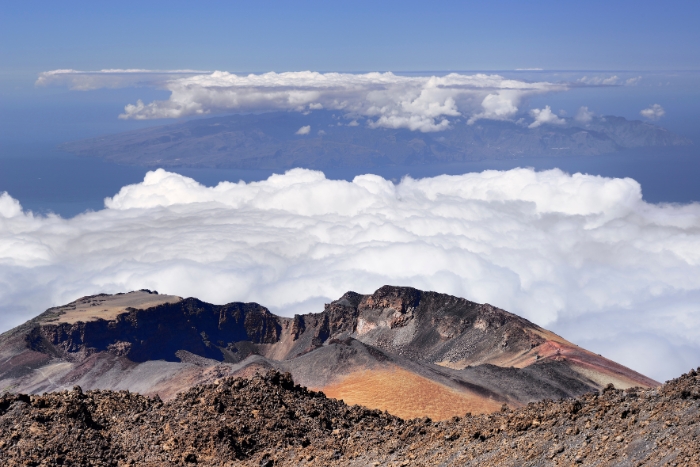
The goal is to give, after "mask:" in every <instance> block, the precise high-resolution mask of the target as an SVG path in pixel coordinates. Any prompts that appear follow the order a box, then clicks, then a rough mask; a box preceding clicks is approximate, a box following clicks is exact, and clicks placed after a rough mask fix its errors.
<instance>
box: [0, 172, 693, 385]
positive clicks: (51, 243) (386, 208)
mask: <svg viewBox="0 0 700 467" xmlns="http://www.w3.org/2000/svg"><path fill="white" fill-rule="evenodd" d="M0 265H2V268H0V316H1V317H2V320H3V321H2V322H0V329H1V330H6V329H8V328H10V327H11V326H14V325H17V324H19V323H21V322H23V321H25V320H26V319H28V318H30V317H32V316H34V315H36V314H38V313H39V312H41V311H43V310H44V309H46V308H47V307H49V306H52V305H57V304H63V303H67V302H69V301H72V300H74V299H76V298H78V297H80V296H83V295H88V294H95V293H100V292H106V293H115V292H124V291H127V290H133V289H141V288H150V289H156V290H158V291H160V292H162V293H172V294H179V295H183V296H196V297H199V298H201V299H203V300H207V301H210V302H214V303H225V302H230V301H256V302H259V303H261V304H264V305H266V306H269V307H271V308H272V309H273V311H275V312H277V313H281V314H283V315H291V314H293V313H302V312H313V311H320V310H321V309H322V306H323V303H327V302H328V301H330V300H332V299H336V298H338V297H339V296H340V295H341V294H342V293H344V292H346V291H347V290H349V289H351V290H355V291H357V292H361V293H369V292H372V291H374V290H375V289H376V288H378V287H380V286H382V285H384V284H393V285H410V286H415V287H418V288H421V289H424V290H436V291H439V292H445V293H450V294H454V295H459V296H462V297H466V298H469V299H471V300H474V301H478V302H488V303H491V304H493V305H496V306H499V307H502V308H504V309H506V310H509V311H512V312H514V313H518V314H520V315H522V316H525V317H526V318H528V319H531V320H533V321H534V322H536V323H538V324H540V325H542V326H546V327H549V328H551V329H553V330H555V332H556V331H558V332H560V333H562V334H563V335H564V337H566V338H568V339H571V340H573V341H574V342H577V343H579V344H581V345H583V346H586V347H590V348H591V349H592V350H596V351H598V352H600V353H602V354H603V355H605V356H607V357H609V358H613V359H615V360H618V361H620V362H621V363H623V364H626V365H629V366H631V367H632V368H634V369H636V370H639V371H642V372H644V373H646V374H648V375H650V376H652V377H655V378H657V379H664V378H668V377H671V376H674V375H677V374H678V373H680V372H681V371H685V370H687V368H689V367H691V366H697V364H698V362H697V355H698V351H699V350H700V344H698V342H697V339H696V336H697V335H698V332H700V319H698V316H700V314H699V313H698V311H700V310H699V309H698V308H699V307H700V305H699V304H700V205H699V204H690V205H653V204H648V203H645V202H644V201H643V200H642V196H641V187H640V185H639V184H638V183H637V182H635V181H634V180H632V179H611V178H603V177H597V176H589V175H581V174H574V175H569V174H566V173H563V172H561V171H559V170H550V171H545V172H535V171H533V170H530V169H516V170H510V171H503V172H502V171H486V172H482V173H470V174H465V175H459V176H446V175H443V176H438V177H434V178H426V179H420V180H416V179H411V178H405V179H403V180H402V181H401V182H400V183H397V184H394V183H392V182H390V181H388V180H385V179H383V178H381V177H379V176H375V175H363V176H359V177H356V178H355V179H354V180H353V181H352V182H346V181H339V180H329V179H326V178H325V176H324V175H323V173H321V172H316V171H310V170H304V169H294V170H291V171H289V172H287V173H285V174H284V175H273V176H271V177H270V178H269V179H267V180H264V181H261V182H251V183H243V182H239V183H229V182H223V183H220V184H219V185H217V186H216V187H206V186H203V185H200V184H199V183H197V182H196V181H194V180H192V179H189V178H187V177H184V176H181V175H177V174H173V173H169V172H166V171H164V170H162V169H159V170H156V171H153V172H149V173H148V174H147V175H146V177H145V179H144V181H143V182H142V183H139V184H135V185H129V186H125V187H123V188H122V189H121V190H120V192H119V193H117V194H116V195H114V196H113V197H111V198H107V199H106V200H105V209H103V210H100V211H97V212H88V213H85V214H82V215H79V216H77V217H75V218H72V219H63V218H60V217H58V216H47V217H43V216H35V215H33V214H31V213H28V212H24V211H23V210H22V209H21V206H20V204H19V203H18V202H17V201H16V200H15V199H13V198H12V197H11V196H10V195H8V194H3V195H1V196H0Z"/></svg>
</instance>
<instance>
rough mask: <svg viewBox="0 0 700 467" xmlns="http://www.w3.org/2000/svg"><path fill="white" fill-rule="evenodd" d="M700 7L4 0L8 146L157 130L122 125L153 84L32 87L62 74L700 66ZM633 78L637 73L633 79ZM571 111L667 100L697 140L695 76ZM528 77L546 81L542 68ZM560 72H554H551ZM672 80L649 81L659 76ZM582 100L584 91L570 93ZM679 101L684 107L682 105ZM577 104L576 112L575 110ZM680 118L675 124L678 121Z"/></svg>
mask: <svg viewBox="0 0 700 467" xmlns="http://www.w3.org/2000/svg"><path fill="white" fill-rule="evenodd" d="M699 10H700V4H699V3H698V2H691V1H675V2H663V3H662V2H651V1H634V2H632V1H618V2H598V1H587V2H558V1H557V2H555V1H530V2H520V1H493V2H440V3H439V4H435V3H433V2H416V1H400V2H399V1H383V2H369V1H352V2H350V1H342V2H341V1H335V2H321V1H295V2H272V1H256V2H214V1H200V2H184V1H167V2H166V1H149V2H134V1H120V2H76V1H73V2H53V1H28V2H7V1H6V2H4V3H3V5H2V7H1V8H0V127H1V128H0V144H3V142H5V143H7V142H8V141H12V142H13V143H16V142H18V141H29V140H31V141H40V140H41V141H47V142H49V141H50V142H60V141H66V140H71V139H78V138H82V137H89V136H94V135H98V134H104V133H114V132H118V131H125V130H129V129H134V128H139V127H143V126H147V125H152V124H153V122H150V123H148V122H145V123H144V122H134V121H130V122H124V121H117V120H116V115H118V114H119V113H121V112H122V111H123V108H124V105H125V104H127V103H133V102H135V101H136V100H137V99H142V100H144V101H145V102H148V101H152V100H155V99H164V98H167V95H168V93H167V92H164V91H159V90H155V89H146V88H138V89H119V90H101V91H95V92H91V93H79V92H72V91H69V90H68V89H65V88H62V89H58V88H41V87H36V86H35V85H34V83H35V80H36V78H37V75H38V73H40V72H42V71H47V70H54V69H65V68H71V69H77V70H99V69H105V68H145V69H183V68H187V69H200V70H225V71H229V72H233V73H240V72H266V71H278V72H283V71H300V70H314V71H349V72H361V71H394V72H402V71H403V72H405V71H423V72H426V71H437V72H445V71H448V70H460V71H470V70H497V71H498V70H514V69H517V68H544V69H545V70H587V71H588V70H613V71H620V70H622V71H624V70H628V71H629V70H644V71H652V72H654V73H657V74H658V73H659V72H661V73H664V72H668V71H670V70H685V71H687V70H700V63H698V57H700V28H697V27H696V24H695V22H696V20H697V18H698V17H700V15H699V14H698V13H700V11H699ZM630 76H632V75H630ZM644 76H645V79H644V80H643V82H642V85H643V86H641V87H639V88H637V89H628V90H626V91H624V92H618V91H616V92H611V93H607V94H606V93H599V94H597V95H596V97H595V99H597V102H598V103H596V102H594V100H595V99H590V102H584V101H581V102H579V101H578V100H576V102H573V101H572V103H571V104H570V105H569V104H567V102H565V100H566V99H567V97H562V99H563V100H562V102H561V103H556V104H555V103H554V101H552V100H551V99H549V96H548V97H547V99H548V101H547V102H543V103H542V104H543V105H544V104H552V105H559V107H558V108H560V109H566V110H567V111H572V110H575V108H578V106H579V105H592V106H597V108H596V111H597V112H599V113H602V114H606V113H612V114H615V115H622V116H626V117H627V118H638V112H639V110H640V109H641V108H643V107H640V106H648V105H651V104H653V103H657V102H658V103H660V104H661V105H663V106H664V108H666V109H667V116H666V118H665V120H664V122H662V123H664V124H666V125H670V126H669V127H670V128H671V129H673V130H674V131H679V132H682V133H683V134H686V135H691V134H694V133H695V130H694V127H695V124H694V123H693V124H688V122H689V121H690V119H689V118H688V116H689V115H690V114H692V113H693V109H695V108H696V107H697V106H696V102H698V99H699V98H700V89H699V88H698V80H697V74H695V75H693V76H692V77H691V78H690V79H686V78H684V77H683V76H675V77H673V78H672V79H670V80H667V79H666V78H664V77H658V76H654V77H653V78H651V79H650V78H649V77H648V75H644ZM529 79H532V80H538V79H544V78H542V77H538V76H532V77H530V78H529ZM546 79H552V76H548V77H546ZM667 81H669V82H670V84H671V86H670V87H666V88H664V89H661V88H658V89H656V90H652V89H650V86H652V84H653V85H654V86H660V85H661V84H662V83H663V84H664V85H666V83H667ZM572 96H573V97H574V98H575V97H576V95H572ZM674 106H675V107H676V108H674ZM569 107H571V108H569ZM674 119H676V120H675V121H674Z"/></svg>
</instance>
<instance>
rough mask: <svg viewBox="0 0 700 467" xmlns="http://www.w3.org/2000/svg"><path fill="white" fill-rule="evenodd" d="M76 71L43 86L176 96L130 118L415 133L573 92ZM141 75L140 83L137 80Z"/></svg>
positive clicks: (459, 83) (477, 82) (473, 80)
mask: <svg viewBox="0 0 700 467" xmlns="http://www.w3.org/2000/svg"><path fill="white" fill-rule="evenodd" d="M118 71H119V73H117V72H116V71H113V70H111V71H103V72H92V73H88V72H77V71H74V70H55V71H50V72H46V73H42V74H41V75H40V76H39V80H38V81H37V83H39V84H64V85H68V86H71V87H72V88H74V89H94V88H96V87H99V82H100V80H101V79H103V80H105V86H110V87H114V86H122V85H126V84H127V83H128V82H130V81H129V80H131V82H133V83H137V84H139V85H143V84H144V83H148V81H149V80H153V84H154V85H155V86H158V87H161V88H163V89H167V90H169V91H170V92H171V95H170V98H169V99H168V100H165V101H153V102H150V103H144V102H143V101H141V100H138V101H137V102H136V103H135V104H128V105H127V106H126V107H125V108H124V113H123V114H121V115H120V118H123V119H155V118H179V117H184V116H188V115H202V114H208V113H211V112H224V111H240V112H251V111H256V112H259V111H270V110H290V111H300V112H305V111H309V110H315V109H329V110H337V111H340V112H342V113H344V114H345V115H346V116H348V117H350V118H351V119H352V118H355V117H365V118H367V124H368V125H369V126H370V127H372V128H377V127H382V128H408V129H410V130H414V131H423V132H428V131H440V130H444V129H447V128H449V127H450V121H451V120H450V119H456V118H458V117H462V116H463V117H465V119H467V120H468V121H469V122H470V123H473V122H474V121H476V120H478V119H480V118H490V119H509V118H511V117H513V116H514V115H515V114H516V112H517V111H518V106H519V105H520V102H521V101H522V99H523V98H525V97H527V96H529V95H534V94H542V93H546V92H550V91H561V90H565V89H567V86H566V84H554V83H549V82H525V81H519V80H514V79H506V78H504V77H502V76H499V75H486V74H475V75H462V74H457V73H451V74H448V75H446V76H426V77H415V76H413V77H408V76H397V75H394V74H393V73H366V74H351V73H316V72H310V71H304V72H287V73H264V74H258V75H255V74H251V75H247V76H240V75H235V74H232V73H227V72H221V71H216V72H213V73H200V74H196V73H195V74H192V75H182V74H180V75H178V74H177V73H179V72H173V76H170V77H167V76H166V77H163V76H161V75H158V72H153V73H143V74H139V70H132V71H133V73H127V72H126V71H124V70H118ZM137 78H138V79H137Z"/></svg>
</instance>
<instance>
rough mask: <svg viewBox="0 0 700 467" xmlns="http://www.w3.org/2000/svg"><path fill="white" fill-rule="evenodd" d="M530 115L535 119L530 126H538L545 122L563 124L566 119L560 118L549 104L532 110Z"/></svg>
mask: <svg viewBox="0 0 700 467" xmlns="http://www.w3.org/2000/svg"><path fill="white" fill-rule="evenodd" d="M530 116H531V117H532V118H534V119H535V121H534V122H532V123H531V124H530V125H528V128H537V127H538V126H540V125H543V124H545V123H547V124H549V125H563V124H565V123H566V120H564V119H563V118H559V117H557V116H556V114H554V113H553V112H552V109H551V108H550V107H549V106H548V105H547V106H545V108H544V109H532V110H531V111H530Z"/></svg>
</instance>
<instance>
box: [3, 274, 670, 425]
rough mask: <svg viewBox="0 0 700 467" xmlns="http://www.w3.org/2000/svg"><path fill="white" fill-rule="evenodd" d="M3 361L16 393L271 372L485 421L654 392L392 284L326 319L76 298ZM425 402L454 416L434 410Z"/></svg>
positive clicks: (397, 407) (502, 319) (367, 399)
mask: <svg viewBox="0 0 700 467" xmlns="http://www.w3.org/2000/svg"><path fill="white" fill-rule="evenodd" d="M140 301H141V302H143V303H146V304H147V305H148V307H146V308H144V309H141V308H139V307H138V303H139V302H140ZM117 305H118V306H121V307H122V308H123V309H122V311H121V312H119V310H116V311H115V309H116V308H118V306H117ZM134 305H136V306H134ZM100 313H104V314H105V316H107V317H108V318H109V319H103V318H101V317H100ZM81 314H82V315H81ZM76 315H80V316H84V317H85V320H80V319H77V318H76ZM0 358H2V361H3V363H1V364H0V389H2V388H4V387H12V388H13V389H12V390H13V391H25V392H31V393H38V392H42V391H51V390H57V389H61V388H64V387H70V386H72V385H73V384H80V385H81V386H83V387H86V388H100V389H130V390H135V391H138V392H142V393H145V394H159V395H160V396H161V397H162V398H164V399H168V398H172V397H174V396H175V394H177V393H178V392H180V391H182V390H184V389H186V388H187V387H190V386H193V385H195V384H200V383H205V382H208V381H212V380H214V379H216V378H220V377H223V376H230V375H241V374H253V373H254V372H255V371H259V370H266V369H274V370H279V371H288V372H290V373H291V374H292V375H293V376H294V378H295V380H296V381H298V382H299V383H300V384H303V385H304V386H308V387H311V388H313V389H316V390H321V391H324V390H325V391H327V392H328V393H329V394H332V395H333V396H334V397H338V398H342V399H345V400H348V401H353V403H359V404H362V405H367V406H370V407H373V406H374V407H380V408H383V409H392V410H393V413H397V414H400V415H402V416H406V417H408V416H413V415H416V416H417V415H428V414H429V415H431V416H433V417H434V418H449V416H451V415H453V412H454V411H455V410H457V409H459V411H460V412H464V411H472V412H475V413H476V412H491V411H494V410H498V408H499V407H501V406H502V405H503V404H507V405H510V406H513V407H518V406H522V405H524V404H527V403H528V402H532V401H536V400H541V399H544V398H560V397H571V396H575V395H580V394H583V393H586V392H590V391H592V390H599V389H600V388H602V387H604V386H605V385H606V384H609V383H613V384H615V385H616V387H621V388H626V387H632V386H643V387H651V386H656V385H658V383H657V382H655V381H653V380H651V379H649V378H647V377H645V376H643V375H640V374H639V373H636V372H634V371H632V370H630V369H628V368H625V367H623V366H622V365H619V364H617V363H615V362H612V361H610V360H607V359H605V358H603V357H601V356H598V355H596V354H593V353H591V352H588V351H586V350H585V349H581V348H580V347H578V346H576V345H574V344H571V343H570V342H568V341H566V340H565V339H563V338H561V337H560V336H557V335H556V334H553V333H551V332H550V331H547V330H545V329H543V328H540V327H539V326H537V325H535V324H533V323H531V322H530V321H528V320H526V319H524V318H521V317H519V316H517V315H514V314H512V313H508V312H506V311H504V310H500V309H498V308H496V307H493V306H491V305H488V304H478V303H474V302H471V301H469V300H466V299H463V298H458V297H453V296H449V295H445V294H439V293H436V292H423V291H420V290H417V289H413V288H410V287H393V286H384V287H382V288H380V289H378V290H377V291H375V292H374V293H373V294H369V295H361V294H357V293H355V292H348V293H346V294H344V295H343V296H342V297H341V298H339V299H338V300H335V301H333V302H331V303H329V304H326V306H325V307H324V310H323V311H322V312H319V313H309V314H304V315H295V316H294V317H291V318H286V317H279V316H276V315H274V314H272V313H271V312H270V311H269V310H267V309H266V308H265V307H263V306H261V305H259V304H256V303H239V302H234V303H229V304H226V305H212V304H208V303H206V302H202V301H200V300H198V299H195V298H185V299H183V298H181V297H176V296H170V295H158V294H157V293H153V292H150V291H145V290H142V291H138V292H131V293H128V294H121V295H114V296H109V295H97V296H91V297H83V298H81V299H79V300H77V301H75V302H72V303H71V304H68V305H65V306H63V307H56V308H52V309H49V310H47V311H46V312H45V313H43V314H42V315H40V316H38V317H37V318H35V319H34V320H32V321H31V322H29V323H27V325H24V326H20V327H19V328H17V329H16V330H13V331H10V332H7V333H5V334H3V335H2V336H0ZM370 381H371V382H372V383H371V384H369V382H370ZM397 381H400V382H401V384H402V385H403V387H405V388H412V389H405V390H403V391H404V393H403V394H404V395H405V394H408V393H410V392H411V391H413V392H415V393H416V394H423V395H422V396H420V397H419V399H420V400H422V404H423V406H424V408H423V409H421V404H418V403H417V404H415V405H414V409H410V410H419V412H416V413H413V412H411V411H410V410H408V409H405V408H404V407H403V405H402V397H401V395H400V394H401V391H402V390H400V389H399V387H398V386H400V385H401V384H397V383H396V382H397ZM387 394H388V395H387ZM431 394H440V395H441V396H440V397H443V398H444V400H449V399H452V400H453V401H454V404H453V405H454V407H452V408H450V407H446V406H445V404H442V405H440V404H433V405H431ZM425 407H430V408H429V409H425ZM467 409H469V410H467ZM420 410H430V412H429V413H425V412H420Z"/></svg>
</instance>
